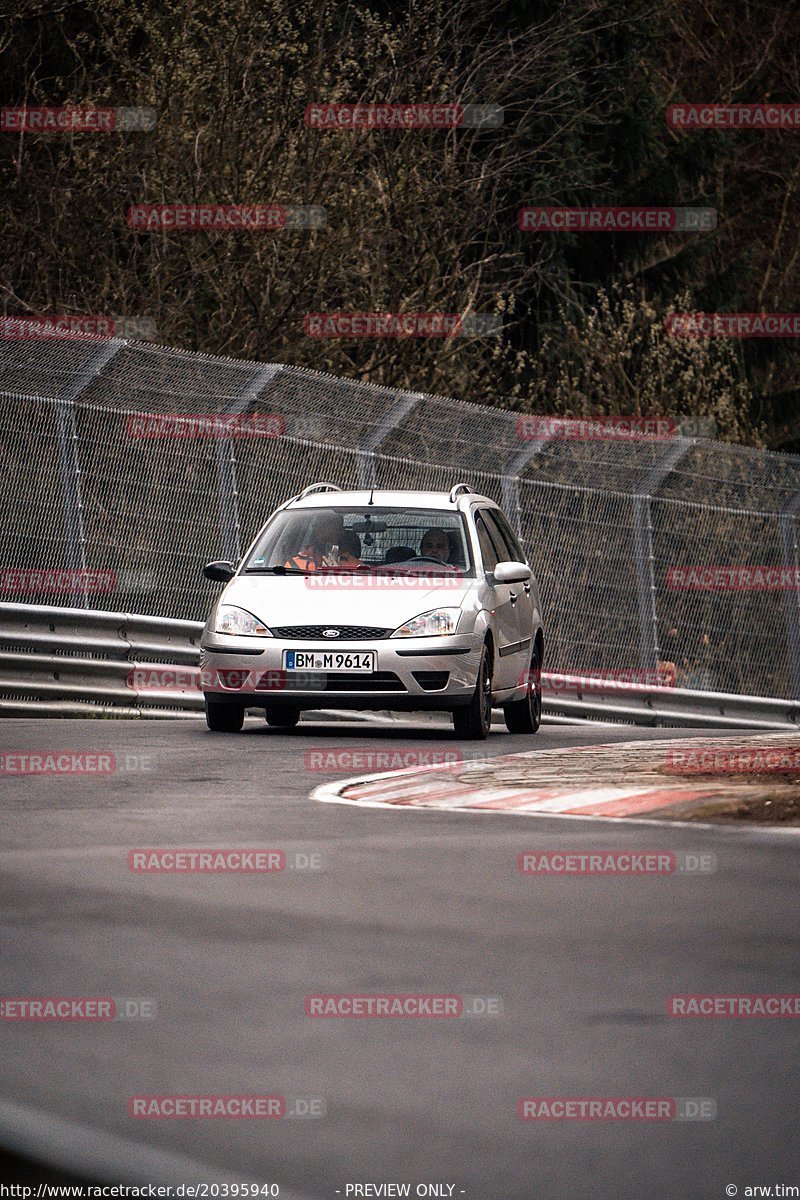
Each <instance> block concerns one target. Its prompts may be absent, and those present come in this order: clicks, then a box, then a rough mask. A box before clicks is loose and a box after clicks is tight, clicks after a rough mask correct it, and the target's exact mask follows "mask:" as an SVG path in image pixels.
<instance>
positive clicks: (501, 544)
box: [483, 508, 514, 562]
mask: <svg viewBox="0 0 800 1200" xmlns="http://www.w3.org/2000/svg"><path fill="white" fill-rule="evenodd" d="M483 516H484V519H485V521H486V524H487V526H488V527H489V532H490V533H491V535H492V538H493V540H494V544H495V545H496V546H497V549H498V552H499V554H500V562H513V561H514V552H513V550H512V549H511V547H510V546H509V544H508V539H507V538H506V537H505V536H504V534H503V531H502V529H501V528H500V526H499V525H498V523H497V519H496V518H497V513H496V512H495V511H494V509H492V508H487V509H485V510H484V513H483Z"/></svg>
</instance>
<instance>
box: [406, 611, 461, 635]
mask: <svg viewBox="0 0 800 1200" xmlns="http://www.w3.org/2000/svg"><path fill="white" fill-rule="evenodd" d="M460 616H461V609H460V608H434V609H432V610H431V611H430V612H426V613H420V615H419V616H418V617H412V618H411V620H410V621H406V623H405V625H401V626H400V628H399V629H395V631H394V633H393V634H392V635H391V636H392V637H393V638H401V637H444V636H445V635H446V634H448V633H455V631H456V626H457V625H458V618H459V617H460Z"/></svg>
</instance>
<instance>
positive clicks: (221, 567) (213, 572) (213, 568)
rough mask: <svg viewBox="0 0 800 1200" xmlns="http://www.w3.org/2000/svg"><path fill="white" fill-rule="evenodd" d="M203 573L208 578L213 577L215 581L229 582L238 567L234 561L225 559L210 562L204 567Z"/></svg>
mask: <svg viewBox="0 0 800 1200" xmlns="http://www.w3.org/2000/svg"><path fill="white" fill-rule="evenodd" d="M203 574H204V575H205V577H206V579H211V580H212V581H213V582H214V583H227V582H228V580H229V579H233V577H234V575H235V574H236V567H235V566H234V565H233V563H229V562H225V561H224V560H220V561H218V562H210V563H206V565H205V566H204V567H203Z"/></svg>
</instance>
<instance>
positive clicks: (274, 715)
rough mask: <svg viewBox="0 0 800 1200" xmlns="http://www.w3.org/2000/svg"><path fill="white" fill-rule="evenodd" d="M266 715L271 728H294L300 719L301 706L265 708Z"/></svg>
mask: <svg viewBox="0 0 800 1200" xmlns="http://www.w3.org/2000/svg"><path fill="white" fill-rule="evenodd" d="M264 716H265V717H266V718H267V724H268V725H269V727H270V729H294V727H295V725H296V724H297V722H298V721H299V720H300V709H299V708H265V709H264Z"/></svg>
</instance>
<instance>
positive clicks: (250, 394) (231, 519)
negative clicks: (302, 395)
mask: <svg viewBox="0 0 800 1200" xmlns="http://www.w3.org/2000/svg"><path fill="white" fill-rule="evenodd" d="M282 370H283V364H282V363H264V364H262V365H261V366H260V367H259V369H258V370H257V371H256V372H255V373H254V374H252V375H251V376H250V378H249V379H248V380H247V383H246V384H245V386H244V388H243V389H242V391H241V393H240V395H238V396H237V397H236V398H235V399H234V400H233V401H232V402H231V403H230V404H229V405H228V406H227V407H226V408H225V409H223V415H224V416H226V417H238V416H241V414H242V413H243V412H245V410H246V409H247V408H249V406H250V405H251V404H252V403H253V402H254V401H256V400H257V399H258V398H259V396H260V395H261V393H262V392H263V390H264V388H265V387H266V386H267V384H269V383H271V382H272V380H273V379H274V378H275V376H276V375H278V374H280V372H281V371H282ZM215 449H216V454H217V492H218V495H219V525H220V540H221V542H222V547H221V553H222V557H223V558H227V559H229V560H230V561H231V562H234V563H238V562H239V559H240V558H241V557H242V526H241V521H240V518H239V484H238V479H237V475H236V450H235V445H234V440H233V438H230V437H227V438H220V439H219V441H217V442H216V443H215Z"/></svg>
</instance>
